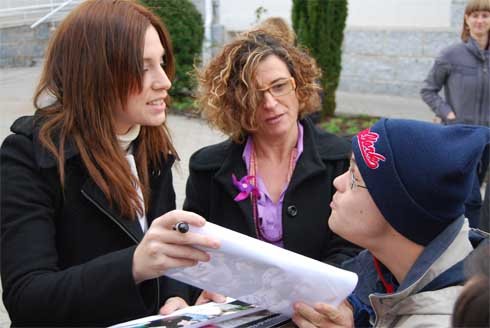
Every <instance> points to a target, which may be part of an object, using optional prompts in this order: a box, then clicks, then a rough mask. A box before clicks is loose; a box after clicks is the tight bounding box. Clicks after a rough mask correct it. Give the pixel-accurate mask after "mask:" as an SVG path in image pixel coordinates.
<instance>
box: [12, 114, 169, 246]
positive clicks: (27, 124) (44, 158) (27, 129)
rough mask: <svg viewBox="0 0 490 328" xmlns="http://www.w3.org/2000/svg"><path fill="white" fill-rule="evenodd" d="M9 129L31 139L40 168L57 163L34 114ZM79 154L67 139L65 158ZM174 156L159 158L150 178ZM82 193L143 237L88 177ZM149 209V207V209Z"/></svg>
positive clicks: (135, 222)
mask: <svg viewBox="0 0 490 328" xmlns="http://www.w3.org/2000/svg"><path fill="white" fill-rule="evenodd" d="M10 129H11V131H12V132H13V133H17V134H21V135H24V136H27V137H29V138H31V139H32V140H33V144H34V152H35V158H36V162H37V163H38V165H39V166H40V167H42V168H53V167H56V166H57V165H58V163H57V161H56V158H55V157H54V156H53V155H52V154H51V153H50V152H49V151H48V150H47V149H46V148H45V147H44V146H43V145H42V144H41V142H40V140H39V130H40V122H39V120H38V119H37V117H35V116H23V117H20V118H18V119H17V120H16V121H15V122H14V123H13V125H12V126H11V128H10ZM54 142H55V145H56V146H57V145H58V144H59V141H58V140H57V139H56V140H54ZM78 154H79V151H78V148H77V147H76V146H75V144H74V142H73V141H72V139H68V140H67V143H66V144H65V160H66V161H67V160H69V159H71V158H74V157H76V156H77V155H78ZM174 160H175V158H174V157H173V156H171V155H169V158H168V159H167V160H164V159H163V155H162V158H161V163H162V167H160V168H159V170H158V172H152V173H151V178H153V176H158V175H160V170H165V169H166V168H167V167H168V166H171V165H172V164H173V162H174ZM82 193H83V194H84V196H85V197H86V198H88V200H89V201H91V202H93V203H94V205H95V206H96V207H97V208H98V209H99V210H101V211H102V212H104V213H105V214H106V215H107V216H108V217H109V218H110V219H112V220H113V221H115V222H116V223H117V224H119V225H120V226H122V227H123V229H125V230H126V231H127V232H129V233H130V234H131V235H132V237H133V238H134V239H136V240H137V241H140V240H141V239H142V238H143V231H142V230H141V226H140V225H139V222H138V220H129V219H122V218H121V217H120V214H119V213H118V210H117V208H115V207H114V206H113V205H111V204H110V203H109V201H108V200H107V198H106V197H105V196H104V193H103V192H102V190H101V189H100V188H99V187H98V186H97V185H96V184H95V182H94V181H93V180H92V179H90V178H88V179H87V180H86V181H85V183H84V185H83V186H82ZM149 210H150V211H151V209H149ZM153 217H154V214H152V213H150V212H149V214H148V224H150V223H151V222H150V219H151V218H153Z"/></svg>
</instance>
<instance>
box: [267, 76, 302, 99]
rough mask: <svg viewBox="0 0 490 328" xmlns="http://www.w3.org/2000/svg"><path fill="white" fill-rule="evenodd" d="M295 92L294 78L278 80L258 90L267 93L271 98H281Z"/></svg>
mask: <svg viewBox="0 0 490 328" xmlns="http://www.w3.org/2000/svg"><path fill="white" fill-rule="evenodd" d="M294 90H296V81H295V80H294V77H292V76H291V77H289V78H284V79H280V80H278V81H276V82H274V83H272V84H271V85H270V86H268V87H266V88H263V89H258V91H261V92H264V93H265V92H269V93H270V94H271V95H272V96H273V97H281V96H285V95H287V94H290V93H291V92H292V91H294Z"/></svg>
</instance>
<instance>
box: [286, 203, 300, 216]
mask: <svg viewBox="0 0 490 328" xmlns="http://www.w3.org/2000/svg"><path fill="white" fill-rule="evenodd" d="M288 214H289V216H291V217H293V218H294V217H295V216H296V215H298V209H297V208H296V206H294V205H289V206H288Z"/></svg>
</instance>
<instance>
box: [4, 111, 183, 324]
mask: <svg viewBox="0 0 490 328" xmlns="http://www.w3.org/2000/svg"><path fill="white" fill-rule="evenodd" d="M11 129H12V132H14V133H15V134H13V135H10V136H9V137H7V138H6V139H5V141H4V143H3V145H2V148H1V150H0V165H1V176H0V177H1V215H2V221H1V275H2V284H3V301H4V304H5V306H6V308H7V311H8V313H9V315H10V318H11V320H12V324H13V325H15V326H21V325H27V326H68V325H77V326H82V325H83V326H103V325H109V324H114V323H117V322H121V321H126V320H129V319H134V318H136V317H141V316H146V315H150V314H155V313H157V311H158V309H159V307H160V306H161V305H162V304H163V302H164V301H165V300H166V299H167V298H168V297H170V296H173V295H180V296H184V295H182V294H181V289H182V287H183V286H182V285H181V284H180V283H178V282H176V281H174V280H170V279H167V278H165V277H162V278H159V279H153V280H149V281H146V282H143V283H141V284H140V285H136V284H135V282H134V280H133V276H132V261H133V253H134V250H135V248H136V245H137V243H138V242H139V241H140V240H141V238H142V237H143V232H142V230H141V227H140V225H139V222H138V220H133V221H131V220H127V219H123V218H121V217H119V215H118V214H117V211H116V210H115V209H114V208H112V207H111V206H110V205H109V204H108V201H107V200H106V198H105V197H104V195H103V193H102V191H101V190H100V189H99V188H98V187H97V186H96V185H95V183H94V182H93V180H91V179H90V177H89V176H88V173H87V170H86V169H85V167H84V166H83V164H82V162H81V159H80V156H79V154H78V152H77V150H76V148H75V147H73V146H72V145H70V144H68V145H67V149H66V152H65V154H66V183H65V187H64V190H63V191H62V189H61V186H60V181H59V175H58V169H57V164H56V161H55V159H54V157H52V156H51V155H50V154H49V153H47V152H46V150H45V149H44V148H42V146H41V145H40V142H39V140H38V136H37V127H34V124H33V118H32V117H23V118H20V119H18V120H17V121H16V122H15V123H14V124H13V126H12V128H11ZM173 162H174V159H173V158H169V159H168V160H167V161H164V162H163V164H162V166H161V167H160V169H159V170H156V171H153V172H152V174H151V178H150V180H151V190H152V199H151V206H150V208H149V210H148V212H147V218H148V223H149V224H151V222H152V220H153V219H155V218H156V217H158V216H160V215H162V214H164V213H166V212H168V211H170V210H172V209H175V192H174V189H173V185H172V172H171V167H172V164H173Z"/></svg>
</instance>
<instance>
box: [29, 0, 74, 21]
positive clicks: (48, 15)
mask: <svg viewBox="0 0 490 328" xmlns="http://www.w3.org/2000/svg"><path fill="white" fill-rule="evenodd" d="M72 1H73V0H67V1H65V2H64V3H62V4H61V5H59V6H58V7H57V8H55V9H53V10H51V12H50V13H48V14H47V15H45V16H43V17H41V18H40V19H39V20H38V21H37V22H35V23H34V24H32V25H31V28H35V27H36V26H38V25H39V24H41V23H42V22H44V21H45V20H46V19H47V18H49V17H51V16H52V15H53V14H54V13H56V12H57V11H58V10H60V9H62V8H63V7H65V6H66V5H67V4H69V3H70V2H72Z"/></svg>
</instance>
